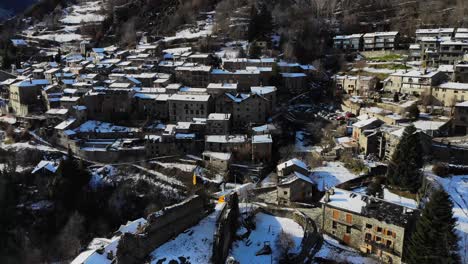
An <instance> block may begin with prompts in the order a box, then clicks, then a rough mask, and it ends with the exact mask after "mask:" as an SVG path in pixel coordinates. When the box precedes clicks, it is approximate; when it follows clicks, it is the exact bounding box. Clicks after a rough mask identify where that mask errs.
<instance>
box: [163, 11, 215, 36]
mask: <svg viewBox="0 0 468 264" xmlns="http://www.w3.org/2000/svg"><path fill="white" fill-rule="evenodd" d="M213 15H214V13H213V12H212V13H209V14H207V18H206V20H203V21H197V26H196V27H192V28H187V29H183V30H181V31H178V32H176V34H175V36H172V37H166V38H164V41H173V40H177V39H197V38H201V37H206V36H209V35H211V33H213Z"/></svg>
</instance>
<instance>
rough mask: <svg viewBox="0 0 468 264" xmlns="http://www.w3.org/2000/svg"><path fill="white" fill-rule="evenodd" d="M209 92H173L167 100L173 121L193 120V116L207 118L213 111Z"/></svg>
mask: <svg viewBox="0 0 468 264" xmlns="http://www.w3.org/2000/svg"><path fill="white" fill-rule="evenodd" d="M211 102H212V101H211V96H210V95H209V94H173V95H171V96H170V97H169V99H168V100H167V103H168V106H169V120H170V121H171V122H178V121H187V122H189V121H192V120H193V118H207V117H208V115H209V114H210V113H211Z"/></svg>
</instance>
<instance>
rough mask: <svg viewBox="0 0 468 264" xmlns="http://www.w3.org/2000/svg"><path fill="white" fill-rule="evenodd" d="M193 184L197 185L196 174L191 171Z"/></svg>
mask: <svg viewBox="0 0 468 264" xmlns="http://www.w3.org/2000/svg"><path fill="white" fill-rule="evenodd" d="M193 185H197V174H196V173H195V172H194V173H193Z"/></svg>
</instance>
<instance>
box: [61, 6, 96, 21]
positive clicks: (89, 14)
mask: <svg viewBox="0 0 468 264" xmlns="http://www.w3.org/2000/svg"><path fill="white" fill-rule="evenodd" d="M103 5H104V3H103V2H102V1H94V2H84V3H82V4H78V5H73V6H71V7H69V8H67V9H65V10H64V16H63V18H62V19H60V21H61V22H62V23H65V24H82V23H91V22H101V21H103V20H104V19H105V16H104V15H102V14H100V13H102V7H103Z"/></svg>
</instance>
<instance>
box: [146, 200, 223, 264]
mask: <svg viewBox="0 0 468 264" xmlns="http://www.w3.org/2000/svg"><path fill="white" fill-rule="evenodd" d="M224 205H225V204H224V203H222V204H217V205H216V207H215V211H214V212H213V213H211V214H210V215H208V216H207V217H206V218H204V219H203V220H201V221H200V222H199V223H198V224H197V225H196V226H193V227H192V228H190V229H188V230H187V231H185V232H183V233H181V234H180V235H178V236H177V237H176V238H175V239H173V240H171V241H169V242H167V243H165V244H163V245H162V246H160V247H159V248H157V249H156V250H154V251H153V252H152V253H151V259H152V260H151V264H156V263H158V264H164V263H170V261H171V260H176V261H177V263H178V261H179V257H184V258H185V259H187V261H188V262H190V263H210V259H211V255H212V251H213V250H212V249H213V235H214V233H215V230H216V221H217V219H218V217H219V214H220V213H221V211H222V209H223V207H224Z"/></svg>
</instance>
